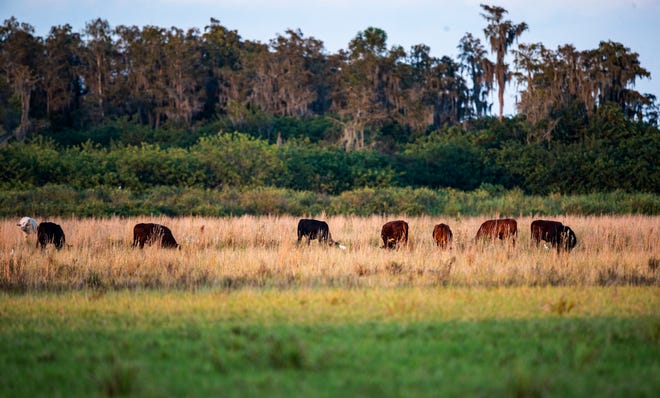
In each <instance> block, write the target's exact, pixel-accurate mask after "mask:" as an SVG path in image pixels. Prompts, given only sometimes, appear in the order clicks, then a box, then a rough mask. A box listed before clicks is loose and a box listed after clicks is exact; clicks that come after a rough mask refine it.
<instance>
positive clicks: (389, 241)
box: [380, 220, 408, 249]
mask: <svg viewBox="0 0 660 398" xmlns="http://www.w3.org/2000/svg"><path fill="white" fill-rule="evenodd" d="M380 237H381V238H382V239H383V247H381V249H394V248H398V247H399V246H400V245H406V244H407V243H408V223H407V222H405V221H402V220H397V221H390V222H387V223H385V224H384V225H383V228H382V229H381V230H380Z"/></svg>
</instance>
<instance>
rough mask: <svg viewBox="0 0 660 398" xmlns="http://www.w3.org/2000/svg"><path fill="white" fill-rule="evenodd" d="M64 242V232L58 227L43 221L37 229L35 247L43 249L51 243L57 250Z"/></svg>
mask: <svg viewBox="0 0 660 398" xmlns="http://www.w3.org/2000/svg"><path fill="white" fill-rule="evenodd" d="M65 242H66V239H65V237H64V231H62V227H60V226H59V225H57V224H55V223H52V222H48V221H45V222H42V223H40V224H39V226H38V227H37V247H39V246H41V248H42V249H45V248H46V245H48V244H49V243H52V244H53V245H55V247H56V248H57V249H58V250H59V249H61V248H62V247H63V246H64V243H65Z"/></svg>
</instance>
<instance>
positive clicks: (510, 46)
mask: <svg viewBox="0 0 660 398" xmlns="http://www.w3.org/2000/svg"><path fill="white" fill-rule="evenodd" d="M482 10H483V14H482V15H483V17H484V19H485V25H486V26H485V28H484V31H483V38H484V40H485V41H484V42H482V41H481V39H480V38H478V37H477V35H473V34H471V33H466V34H465V36H464V37H463V38H462V39H461V40H460V42H459V43H458V49H459V56H458V58H457V59H453V58H451V57H448V56H443V57H440V58H437V57H433V56H431V51H430V48H429V47H428V46H426V45H423V44H419V45H415V46H412V48H411V49H410V50H409V51H405V50H404V49H403V48H401V47H400V46H392V47H388V44H387V34H386V33H385V32H384V31H383V30H381V29H378V28H374V27H369V28H367V29H365V30H364V31H361V32H358V34H357V35H356V36H355V37H354V38H353V39H352V40H351V41H350V43H349V44H348V48H347V49H346V50H340V51H338V52H337V53H328V52H327V51H326V50H325V49H324V46H323V42H322V41H320V40H318V39H315V38H312V37H305V36H304V35H303V34H302V32H300V31H297V30H288V31H286V32H285V34H283V35H278V36H277V37H276V38H275V39H273V40H271V41H270V42H269V43H268V44H263V43H260V42H254V41H250V40H244V39H242V38H241V37H240V35H239V34H238V32H236V31H233V30H229V29H227V28H226V27H224V26H222V25H221V24H220V22H219V21H218V20H215V19H211V21H210V23H209V25H208V26H206V27H204V29H203V31H199V30H197V29H190V30H188V31H183V30H181V29H179V28H176V27H172V28H170V29H165V28H160V27H155V26H145V27H142V28H138V27H135V26H117V27H114V28H112V27H111V26H110V25H109V23H108V22H107V21H105V20H103V19H96V20H93V21H90V22H89V23H88V24H87V25H86V26H85V29H84V30H83V31H82V32H81V33H76V32H73V29H72V27H71V26H69V25H62V26H56V27H53V28H51V30H50V33H49V34H48V36H47V37H45V38H41V37H37V36H35V35H34V29H33V28H32V27H31V26H30V25H29V24H26V23H20V22H18V21H17V20H15V19H14V18H10V19H8V20H5V22H4V25H2V26H1V27H0V164H2V170H3V172H2V173H0V188H1V189H2V190H4V191H6V192H8V195H9V196H11V197H14V195H18V196H21V195H23V192H27V191H32V190H34V189H35V188H40V187H44V186H50V185H52V184H55V185H56V186H58V187H63V189H66V190H74V191H80V192H85V191H86V190H90V189H100V190H110V191H113V190H121V192H126V194H125V195H129V196H130V195H142V196H144V195H147V196H149V195H150V192H156V193H158V192H161V191H162V190H164V191H166V192H170V191H171V190H172V189H184V190H186V192H197V193H199V192H203V190H211V191H213V192H224V193H226V195H228V197H234V196H232V195H233V194H232V192H235V190H241V192H243V191H242V190H245V192H247V191H250V190H257V191H258V192H262V191H260V190H264V189H266V190H268V189H273V190H284V191H283V192H286V194H285V196H286V195H291V192H313V193H314V194H315V195H320V197H324V196H325V195H330V196H333V197H335V196H341V195H349V196H350V195H351V192H361V190H365V189H377V190H386V189H394V190H397V189H408V188H411V189H427V188H430V189H436V190H441V189H456V190H460V191H475V190H479V189H486V190H487V191H491V190H494V191H497V192H500V191H502V192H504V191H508V190H512V189H513V190H516V189H519V190H521V192H523V193H525V194H532V195H548V194H551V195H555V194H561V195H563V194H589V193H594V192H626V193H631V192H642V193H651V194H658V193H660V168H658V167H657V159H656V158H657V153H660V130H659V129H658V125H657V124H658V106H657V105H656V103H655V101H656V99H655V97H654V96H653V95H650V94H642V93H639V92H637V91H635V90H634V88H633V87H634V83H635V81H636V80H637V79H640V78H649V77H650V74H649V72H648V71H647V70H646V69H644V68H643V67H642V66H641V65H640V64H639V60H638V55H637V54H636V53H635V52H633V51H631V50H630V49H629V48H627V47H625V46H624V45H623V44H620V43H615V42H610V41H604V42H601V43H600V44H599V46H598V48H596V49H592V50H585V51H578V50H576V49H575V48H574V47H572V46H571V45H564V46H559V47H558V48H557V49H556V50H552V49H548V48H546V47H545V46H544V45H543V44H542V43H535V44H529V43H521V44H517V40H518V39H520V38H521V37H522V36H523V35H524V32H525V31H526V30H527V29H528V26H527V24H525V23H524V22H521V23H513V22H511V21H510V20H507V19H506V18H505V16H506V13H507V12H506V10H504V9H503V8H500V7H496V6H486V5H482ZM483 43H488V47H486V46H485V45H484V44H483ZM490 56H492V57H493V59H491V58H489V57H490ZM509 58H510V59H512V62H511V63H510V64H509V63H507V61H506V60H507V59H509ZM512 82H513V83H515V87H517V89H518V90H519V92H518V98H519V100H518V103H517V104H516V109H517V114H516V115H515V116H512V117H503V115H502V108H503V101H504V95H503V93H504V89H505V87H507V85H508V84H509V83H512ZM491 97H495V98H497V104H496V105H497V108H498V109H497V110H496V111H495V112H493V105H494V104H493V103H491V102H490V98H491ZM277 192H280V191H277ZM397 192H398V191H397ZM402 192H403V191H402ZM205 195H207V194H205ZM221 195H225V194H221ZM245 195H247V193H245ZM301 195H302V197H305V195H304V194H301ZM404 196H405V195H404ZM113 197H114V196H113V195H110V196H109V198H110V199H108V200H110V201H112V200H113V199H112V198H113ZM402 197H403V196H401V198H402ZM425 198H426V196H424V195H422V196H420V197H419V201H420V202H419V203H417V204H412V205H413V206H415V205H418V206H420V208H427V207H428V206H427V204H425V201H426V199H425ZM305 201H306V199H302V202H301V205H302V204H304V203H306V202H305ZM59 205H62V206H65V204H64V203H59Z"/></svg>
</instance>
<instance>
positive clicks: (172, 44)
mask: <svg viewBox="0 0 660 398" xmlns="http://www.w3.org/2000/svg"><path fill="white" fill-rule="evenodd" d="M197 38H198V32H197V30H195V29H190V30H189V31H188V32H187V33H185V34H184V32H183V31H182V30H181V29H178V28H171V29H170V30H169V31H167V32H166V33H165V36H164V43H163V48H162V50H163V54H164V64H165V67H164V76H163V77H164V80H165V93H164V94H165V96H166V101H165V104H164V111H165V114H166V115H167V118H168V119H169V120H171V121H173V122H174V123H177V124H184V125H190V124H191V122H192V118H193V115H194V114H195V113H196V112H198V111H199V110H200V109H201V108H202V101H201V99H200V98H199V97H198V90H197V89H198V86H199V84H198V82H197V79H196V76H197V74H198V73H197V72H198V68H199V61H200V54H199V51H198V45H197V44H198V39H197Z"/></svg>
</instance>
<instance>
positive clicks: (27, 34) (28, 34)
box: [0, 17, 43, 141]
mask: <svg viewBox="0 0 660 398" xmlns="http://www.w3.org/2000/svg"><path fill="white" fill-rule="evenodd" d="M42 56H43V43H42V41H41V39H40V38H37V37H35V36H34V28H33V27H32V26H31V25H29V24H26V23H19V22H18V21H17V20H16V19H15V18H14V17H12V18H10V19H7V20H5V22H4V25H2V26H1V27H0V68H1V70H2V72H3V74H4V75H5V78H6V80H7V81H8V82H9V83H10V85H11V87H12V88H13V91H14V94H15V95H18V96H19V98H20V108H21V118H20V124H19V125H18V126H17V127H16V128H15V129H14V131H13V136H14V137H15V138H16V139H17V140H19V141H21V140H23V139H24V138H25V135H26V133H27V131H28V130H29V129H30V124H31V123H30V104H31V100H32V93H33V91H34V90H35V88H36V85H37V82H39V75H38V72H37V68H38V66H39V65H40V63H41V62H42V60H41V58H42Z"/></svg>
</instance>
